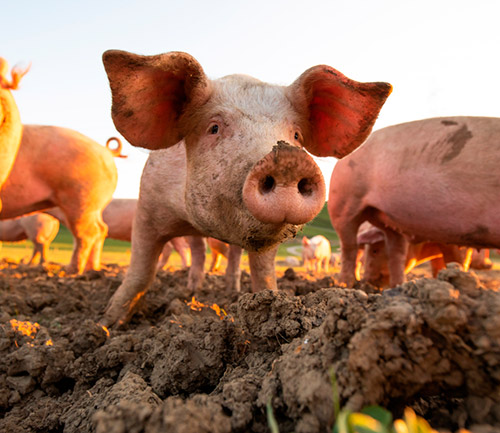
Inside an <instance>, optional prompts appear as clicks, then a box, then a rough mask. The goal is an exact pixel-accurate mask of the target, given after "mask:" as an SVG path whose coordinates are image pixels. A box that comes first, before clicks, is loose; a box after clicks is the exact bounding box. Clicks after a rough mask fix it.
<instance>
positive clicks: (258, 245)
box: [242, 224, 303, 252]
mask: <svg viewBox="0 0 500 433" xmlns="http://www.w3.org/2000/svg"><path fill="white" fill-rule="evenodd" d="M302 227H303V225H302V224H301V225H294V224H284V225H283V224H281V225H278V226H274V225H267V226H266V227H265V228H264V230H263V227H262V226H261V227H260V229H259V230H249V231H248V233H247V235H246V236H245V237H244V239H243V242H242V247H243V248H244V249H246V250H247V251H255V252H261V251H265V250H267V249H268V248H271V247H272V246H274V245H276V244H278V243H282V242H285V241H286V240H289V239H293V238H295V236H297V233H298V232H299V231H300V230H302Z"/></svg>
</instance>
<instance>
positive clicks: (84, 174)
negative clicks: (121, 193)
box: [0, 125, 121, 273]
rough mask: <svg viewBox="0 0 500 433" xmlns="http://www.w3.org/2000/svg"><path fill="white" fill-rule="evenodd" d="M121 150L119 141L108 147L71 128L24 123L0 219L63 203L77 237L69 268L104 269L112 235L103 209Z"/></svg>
mask: <svg viewBox="0 0 500 433" xmlns="http://www.w3.org/2000/svg"><path fill="white" fill-rule="evenodd" d="M108 143H109V140H108ZM120 149H121V144H120V143H119V146H118V148H117V149H107V148H105V147H103V146H100V145H99V144H97V143H96V142H95V141H93V140H91V139H90V138H88V137H85V136H84V135H82V134H80V133H78V132H76V131H73V130H71V129H66V128H59V127H55V126H39V125H24V126H23V135H22V141H21V145H20V146H19V151H18V153H17V157H16V160H15V162H14V165H13V167H12V170H11V172H10V174H9V177H8V178H7V180H6V182H5V183H4V185H3V187H2V190H1V191H0V200H1V201H2V204H3V207H2V211H1V212H0V219H1V220H3V219H10V218H15V217H17V216H20V215H25V214H29V213H32V212H35V211H41V210H44V209H48V208H51V207H53V206H58V207H59V208H60V209H61V210H62V212H63V213H64V214H65V216H66V220H67V221H68V228H69V229H70V231H71V232H72V234H73V237H74V238H75V245H74V249H73V255H72V257H71V262H70V264H69V266H68V272H70V273H73V272H74V273H82V272H83V271H84V270H86V269H99V267H100V263H101V251H102V245H103V243H104V239H105V238H106V233H107V228H106V225H105V224H104V223H103V221H102V217H101V212H102V210H103V209H104V207H105V206H106V204H107V203H108V202H109V201H110V200H111V196H112V194H113V192H114V190H115V188H116V182H117V177H118V176H117V171H116V165H115V162H114V160H113V156H119V155H120Z"/></svg>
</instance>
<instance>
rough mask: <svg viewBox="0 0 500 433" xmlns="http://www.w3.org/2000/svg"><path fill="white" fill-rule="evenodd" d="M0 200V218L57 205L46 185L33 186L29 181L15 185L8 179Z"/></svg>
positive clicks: (0, 194) (13, 216) (12, 216)
mask: <svg viewBox="0 0 500 433" xmlns="http://www.w3.org/2000/svg"><path fill="white" fill-rule="evenodd" d="M0 200H1V201H2V209H1V212H0V219H7V218H15V217H17V216H20V215H25V214H27V213H31V212H35V211H39V210H44V209H47V208H50V207H53V206H55V204H54V203H53V202H52V201H51V199H50V191H48V190H47V189H46V188H44V187H32V186H31V185H30V184H29V182H27V183H24V184H23V183H19V184H16V185H13V184H11V183H9V181H8V180H7V182H6V183H5V184H4V186H3V188H2V191H1V192H0Z"/></svg>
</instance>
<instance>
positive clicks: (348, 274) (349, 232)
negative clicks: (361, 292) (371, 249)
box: [335, 219, 362, 287]
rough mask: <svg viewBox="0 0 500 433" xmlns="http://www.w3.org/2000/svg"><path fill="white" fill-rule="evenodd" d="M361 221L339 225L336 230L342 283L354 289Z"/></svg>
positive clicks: (351, 221) (356, 220)
mask: <svg viewBox="0 0 500 433" xmlns="http://www.w3.org/2000/svg"><path fill="white" fill-rule="evenodd" d="M361 222H362V221H361V220H358V219H353V220H350V221H348V222H347V223H345V224H337V225H336V227H335V230H336V231H337V234H338V236H339V239H340V251H341V258H340V261H341V269H340V277H339V280H340V283H341V284H343V285H345V286H346V287H353V286H354V283H355V282H356V258H357V256H358V240H357V235H358V228H359V226H360V225H361Z"/></svg>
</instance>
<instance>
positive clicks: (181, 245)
mask: <svg viewBox="0 0 500 433" xmlns="http://www.w3.org/2000/svg"><path fill="white" fill-rule="evenodd" d="M169 243H170V244H172V246H173V247H174V248H175V251H177V253H178V254H179V256H180V258H181V261H182V267H183V268H187V267H189V266H191V250H190V249H189V247H188V246H187V244H186V240H185V239H184V238H183V237H177V238H172V239H171V240H170V242H169Z"/></svg>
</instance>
